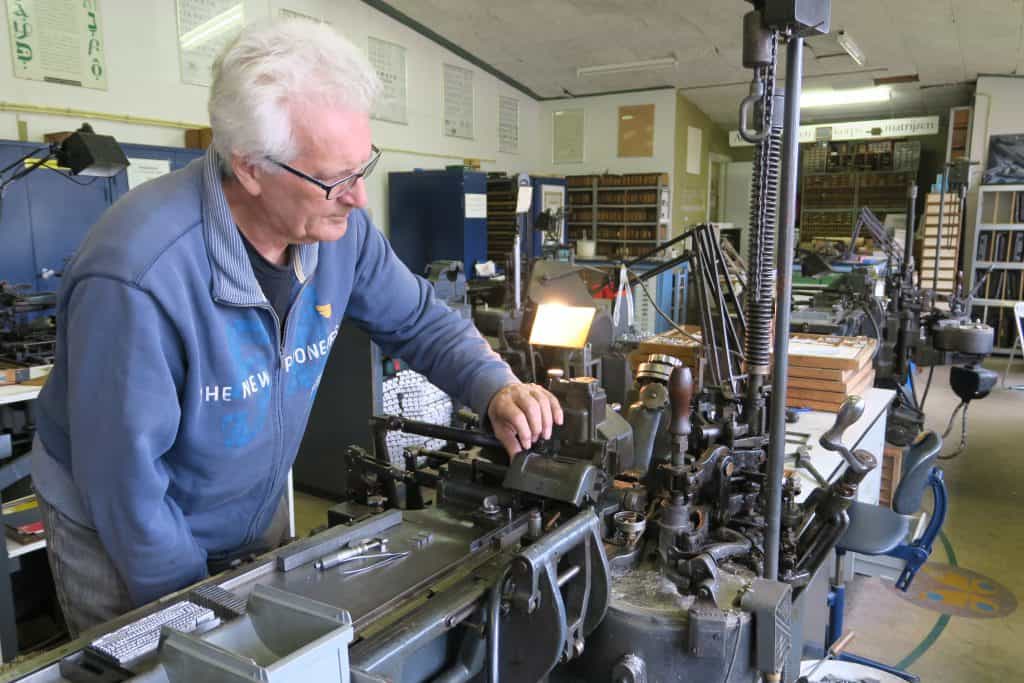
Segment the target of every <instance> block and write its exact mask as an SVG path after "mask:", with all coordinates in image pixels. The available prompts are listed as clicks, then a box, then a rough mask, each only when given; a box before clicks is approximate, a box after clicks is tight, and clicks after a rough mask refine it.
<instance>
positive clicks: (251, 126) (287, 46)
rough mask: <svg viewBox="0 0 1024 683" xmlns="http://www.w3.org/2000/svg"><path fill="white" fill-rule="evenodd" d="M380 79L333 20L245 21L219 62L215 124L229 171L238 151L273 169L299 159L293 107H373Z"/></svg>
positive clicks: (213, 90)
mask: <svg viewBox="0 0 1024 683" xmlns="http://www.w3.org/2000/svg"><path fill="white" fill-rule="evenodd" d="M380 87H381V86H380V79H378V78H377V74H376V73H375V72H374V70H373V68H372V67H371V66H370V63H369V61H368V60H367V59H366V57H364V56H363V53H362V52H361V51H360V50H359V49H358V48H357V47H356V46H355V45H353V44H352V43H351V42H350V41H348V40H347V39H346V38H344V37H342V36H341V35H340V34H338V33H337V32H336V31H334V29H332V28H331V27H330V26H328V25H327V24H321V23H316V22H312V21H309V20H307V19H284V20H281V19H278V20H274V21H273V22H270V21H262V22H257V23H254V24H251V25H249V26H246V27H245V28H244V29H242V31H241V33H239V34H238V36H237V37H236V38H235V39H234V40H233V41H232V42H231V43H230V44H229V45H228V46H227V48H225V50H224V52H223V53H222V54H221V55H220V56H219V57H218V58H217V60H216V61H215V62H214V64H213V84H212V85H211V87H210V103H209V112H210V126H211V127H212V128H213V146H214V149H216V150H217V153H218V154H219V155H220V158H221V165H222V167H223V169H224V172H225V173H226V174H228V175H231V158H232V155H233V154H238V155H241V156H242V157H243V158H246V159H248V160H250V161H251V162H256V163H259V164H260V165H262V166H263V167H264V168H267V169H268V170H271V171H276V170H278V168H277V167H276V166H274V165H273V164H268V163H266V162H265V157H272V158H274V159H277V160H278V161H283V162H288V161H291V160H293V159H294V158H295V157H296V156H297V154H298V150H297V149H296V147H295V135H294V131H293V128H292V119H291V114H292V111H291V109H292V107H293V106H295V105H303V104H312V103H316V104H326V105H329V106H339V107H345V108H348V109H352V110H355V111H361V112H369V111H370V109H371V107H372V106H373V102H374V100H375V99H376V97H377V94H378V93H379V91H380Z"/></svg>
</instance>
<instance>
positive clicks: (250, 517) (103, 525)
mask: <svg viewBox="0 0 1024 683" xmlns="http://www.w3.org/2000/svg"><path fill="white" fill-rule="evenodd" d="M292 253H293V257H292V266H293V267H294V269H295V273H296V276H297V278H298V280H299V282H300V283H301V288H300V289H299V291H298V293H297V294H296V296H295V299H294V301H293V302H292V306H291V309H290V311H289V314H288V316H287V319H286V325H285V327H284V331H283V333H282V332H281V328H280V324H279V321H278V319H277V315H276V314H275V313H274V311H273V308H272V307H271V306H270V305H269V303H267V301H266V298H265V297H264V295H263V292H262V290H261V289H260V287H259V284H258V283H257V281H256V278H255V276H254V274H253V271H252V266H251V265H250V263H249V258H248V256H247V254H246V251H245V247H244V244H243V242H242V238H241V235H240V234H239V232H238V230H237V228H236V227H235V224H234V221H233V219H232V217H231V212H230V210H229V208H228V204H227V201H226V200H225V198H224V194H223V191H222V188H221V177H220V172H219V168H218V160H217V157H216V154H215V153H214V152H213V151H212V150H211V151H210V152H209V153H207V155H206V156H205V157H204V158H203V159H199V160H196V161H194V162H193V163H191V164H189V165H188V166H187V167H186V168H184V169H182V170H180V171H177V172H174V173H171V174H169V175H166V176H163V177H161V178H159V179H156V180H154V181H151V182H149V183H146V184H145V185H143V186H142V187H140V188H138V189H136V190H134V191H133V192H131V193H129V194H128V195H127V196H125V197H124V198H123V199H122V200H121V201H119V202H117V204H115V205H114V206H113V207H112V208H111V209H110V210H109V211H107V213H106V214H105V215H104V216H103V217H102V218H101V219H100V221H99V222H98V223H97V224H96V225H95V226H94V227H93V228H92V229H91V230H90V232H89V234H88V235H87V237H86V239H85V241H84V242H83V244H82V246H81V247H80V248H79V250H78V252H77V253H76V255H75V257H74V259H73V260H72V261H71V262H70V263H69V264H68V266H67V268H66V269H65V271H64V275H63V281H62V284H61V289H60V293H59V297H58V309H57V335H58V337H57V359H56V362H55V364H54V369H53V372H52V374H51V375H50V378H49V380H48V381H47V383H46V386H45V387H44V388H43V391H42V393H41V394H40V396H39V401H38V406H37V408H38V415H37V427H38V437H39V438H38V440H37V447H36V449H35V450H36V452H35V454H34V456H33V457H34V464H33V467H34V471H33V475H34V476H33V478H34V482H35V486H36V489H37V490H38V491H39V493H40V494H41V495H42V496H43V498H45V499H46V500H47V501H48V502H49V503H51V504H52V505H53V506H54V507H56V508H57V509H58V510H60V511H61V512H63V513H64V514H66V515H68V516H69V517H71V518H72V519H74V520H75V521H77V522H79V523H80V524H83V525H85V526H88V527H90V528H94V529H96V531H97V532H98V534H99V536H100V539H101V540H102V542H103V544H104V546H105V548H106V550H107V551H108V553H109V555H110V557H111V558H112V560H113V562H114V564H115V566H116V567H117V568H118V571H119V572H120V574H121V577H122V579H123V580H124V582H125V584H126V586H127V588H128V591H129V593H130V595H131V597H132V599H133V600H134V601H135V602H136V603H137V604H142V603H145V602H148V601H150V600H152V599H155V598H157V597H159V596H161V595H164V594H166V593H168V592H170V591H172V590H176V589H179V588H181V587H183V586H185V585H188V584H189V583H192V582H194V581H196V580H198V579H201V578H203V577H204V576H206V572H207V570H206V559H207V555H208V554H211V553H223V552H227V551H231V550H234V549H238V548H240V547H244V546H246V545H248V544H250V543H252V542H253V541H254V540H256V539H257V538H258V537H259V536H260V534H261V533H262V532H263V531H264V530H265V529H266V528H267V527H268V525H269V524H270V522H271V519H272V517H273V515H274V512H275V509H276V505H277V502H278V500H279V499H280V496H281V494H282V492H283V490H284V486H285V484H286V480H287V476H288V470H289V468H290V467H291V465H292V462H293V461H294V459H295V455H296V453H297V451H298V448H299V443H300V441H301V439H302V435H303V432H304V430H305V427H306V421H307V419H308V417H309V412H310V408H311V407H312V404H313V399H314V397H315V396H316V390H317V386H318V385H319V383H320V376H321V373H322V372H323V370H324V365H325V363H326V360H327V355H328V353H329V351H330V348H331V344H332V343H333V342H334V340H335V338H336V336H337V334H338V328H339V326H340V325H341V324H343V320H344V324H349V323H351V324H355V325H358V326H359V327H361V328H363V329H364V330H366V331H367V332H368V333H369V334H370V336H371V337H372V338H373V339H374V340H375V341H376V342H377V343H378V344H379V345H380V346H381V348H382V349H383V351H384V352H385V353H386V354H389V355H393V356H396V357H400V358H402V359H403V360H405V361H407V362H408V363H409V365H410V366H412V367H413V368H414V369H416V370H418V371H419V372H422V373H423V374H425V375H427V376H428V377H429V378H430V379H431V381H432V382H434V383H435V384H437V385H438V386H440V387H441V388H442V389H444V390H445V391H446V392H448V393H450V394H452V395H453V396H456V397H458V398H460V399H461V400H462V401H464V402H465V403H467V404H468V405H469V406H470V407H471V408H473V409H474V410H476V411H477V412H478V413H480V414H485V413H486V409H487V404H488V403H489V401H490V399H491V397H492V396H493V395H494V393H495V392H496V391H497V390H498V389H500V388H501V387H502V386H504V385H506V384H509V383H511V382H514V381H516V380H515V377H514V375H512V373H511V371H510V370H509V368H508V366H507V365H505V363H504V362H502V361H501V359H500V358H499V357H498V356H497V355H496V354H494V352H493V351H491V349H490V348H489V346H488V345H487V342H486V341H485V340H484V339H483V338H482V337H481V336H480V335H479V334H478V333H477V332H476V330H475V329H474V328H473V327H472V324H471V323H470V322H469V321H466V320H463V319H462V318H460V316H459V315H458V314H457V313H454V312H453V311H452V310H451V309H450V308H448V307H447V306H445V305H444V304H443V303H441V302H439V301H437V300H436V299H435V298H434V296H433V290H432V288H431V287H430V285H429V284H428V283H427V282H426V281H425V280H423V279H422V278H420V277H417V276H415V275H413V274H412V273H410V272H409V270H408V269H407V268H406V267H405V265H404V264H402V262H401V261H400V260H399V259H398V258H397V257H396V256H395V254H394V252H393V251H392V250H391V247H390V245H389V244H388V242H387V240H386V239H385V238H384V237H383V235H381V233H380V232H379V231H378V230H377V229H376V228H375V227H374V226H373V224H372V223H371V222H370V221H369V219H368V218H367V216H366V214H365V213H364V212H363V211H361V210H354V211H352V213H351V214H350V215H349V219H348V231H347V232H346V233H345V236H344V237H342V238H341V239H339V240H337V241H336V242H331V243H328V242H324V243H319V244H309V245H301V246H297V247H295V248H293V249H292ZM343 408H344V406H339V409H343ZM343 445H344V444H338V446H339V449H340V447H342V446H343ZM339 452H340V450H339ZM338 466H339V467H341V466H342V463H341V462H340V460H339V463H338Z"/></svg>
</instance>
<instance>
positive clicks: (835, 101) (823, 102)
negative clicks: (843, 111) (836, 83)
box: [800, 85, 892, 109]
mask: <svg viewBox="0 0 1024 683" xmlns="http://www.w3.org/2000/svg"><path fill="white" fill-rule="evenodd" d="M891 98H892V88H890V87H889V86H887V85H879V86H876V87H874V88H851V89H850V90H808V91H807V92H804V93H803V94H802V95H801V96H800V108H801V109H813V108H815V107H836V106H840V105H844V104H867V103H869V102H888V101H889V100H890V99H891Z"/></svg>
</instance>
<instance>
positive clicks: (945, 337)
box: [934, 320, 995, 356]
mask: <svg viewBox="0 0 1024 683" xmlns="http://www.w3.org/2000/svg"><path fill="white" fill-rule="evenodd" d="M994 340H995V333H994V331H993V329H992V328H991V327H989V326H988V325H986V324H984V323H974V322H963V321H959V320H943V321H940V322H939V323H938V324H937V325H936V326H935V336H934V346H935V348H936V349H938V350H939V351H952V352H954V353H962V354H965V355H969V356H987V355H989V354H990V353H992V349H993V346H994V343H995V341H994Z"/></svg>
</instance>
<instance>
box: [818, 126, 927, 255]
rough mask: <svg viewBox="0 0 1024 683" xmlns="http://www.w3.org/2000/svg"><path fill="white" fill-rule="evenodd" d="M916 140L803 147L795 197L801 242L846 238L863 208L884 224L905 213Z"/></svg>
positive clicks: (915, 164)
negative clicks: (893, 215) (892, 215)
mask: <svg viewBox="0 0 1024 683" xmlns="http://www.w3.org/2000/svg"><path fill="white" fill-rule="evenodd" d="M920 162H921V144H920V142H918V141H916V140H910V141H905V140H875V141H870V142H869V141H855V142H829V143H816V144H813V145H805V146H804V148H803V172H802V177H801V195H800V199H801V201H800V241H801V242H807V241H810V240H811V239H813V238H815V237H849V236H850V232H851V231H852V230H853V225H854V222H855V221H856V220H857V214H858V212H859V211H860V210H861V208H863V207H867V208H869V209H871V211H872V212H874V214H875V215H876V216H878V217H879V218H880V219H882V220H884V219H885V215H886V214H888V213H905V212H906V196H907V186H908V185H909V184H910V183H912V182H915V181H916V180H917V170H918V166H919V165H920Z"/></svg>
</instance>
